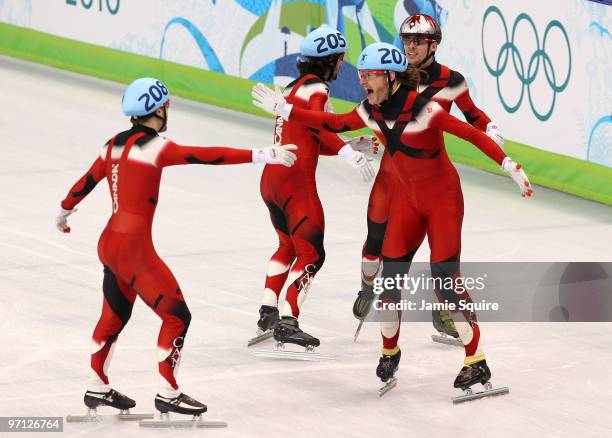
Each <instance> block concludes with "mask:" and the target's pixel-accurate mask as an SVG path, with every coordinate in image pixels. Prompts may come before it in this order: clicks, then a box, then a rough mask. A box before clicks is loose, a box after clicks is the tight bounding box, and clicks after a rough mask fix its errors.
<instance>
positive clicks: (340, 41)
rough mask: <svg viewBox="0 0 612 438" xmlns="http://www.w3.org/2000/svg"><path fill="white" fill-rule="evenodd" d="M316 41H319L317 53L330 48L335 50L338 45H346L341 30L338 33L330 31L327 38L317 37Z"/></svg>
mask: <svg viewBox="0 0 612 438" xmlns="http://www.w3.org/2000/svg"><path fill="white" fill-rule="evenodd" d="M315 42H318V43H319V44H317V53H325V52H327V51H328V50H330V49H331V50H334V49H337V48H338V47H343V48H344V47H346V40H345V39H344V37H343V36H342V34H341V33H340V32H338V33H336V34H333V33H330V34H329V35H327V38H324V37H319V38H315ZM326 43H327V44H326Z"/></svg>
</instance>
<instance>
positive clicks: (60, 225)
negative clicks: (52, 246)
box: [55, 206, 77, 233]
mask: <svg viewBox="0 0 612 438" xmlns="http://www.w3.org/2000/svg"><path fill="white" fill-rule="evenodd" d="M76 211H77V209H76V208H73V209H72V210H64V209H63V208H62V207H61V206H60V209H59V212H58V213H57V216H56V217H55V226H56V227H57V229H58V230H59V231H61V232H62V233H69V232H70V227H69V226H68V216H70V215H71V214H72V213H74V212H76Z"/></svg>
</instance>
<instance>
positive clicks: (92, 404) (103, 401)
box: [66, 389, 153, 423]
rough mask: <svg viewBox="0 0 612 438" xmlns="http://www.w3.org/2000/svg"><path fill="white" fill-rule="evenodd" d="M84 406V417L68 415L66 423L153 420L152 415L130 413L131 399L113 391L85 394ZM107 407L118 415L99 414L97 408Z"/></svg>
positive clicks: (134, 403)
mask: <svg viewBox="0 0 612 438" xmlns="http://www.w3.org/2000/svg"><path fill="white" fill-rule="evenodd" d="M83 402H84V403H85V406H87V413H86V414H85V415H68V416H67V417H66V422H68V423H85V422H94V421H102V420H104V419H106V418H117V419H119V420H127V421H130V420H132V421H134V420H143V419H146V418H153V414H152V413H130V409H132V408H133V407H135V406H136V402H135V401H134V400H132V399H131V398H129V397H127V396H125V395H123V394H121V393H120V392H118V391H115V390H114V389H111V390H109V391H108V392H94V391H87V392H85V397H84V398H83ZM100 406H109V407H111V408H115V409H118V410H119V413H118V414H100V413H99V412H98V407H100Z"/></svg>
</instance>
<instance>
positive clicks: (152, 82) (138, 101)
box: [121, 78, 170, 117]
mask: <svg viewBox="0 0 612 438" xmlns="http://www.w3.org/2000/svg"><path fill="white" fill-rule="evenodd" d="M169 99H170V93H169V92H168V89H167V88H166V86H165V85H164V84H163V83H162V82H161V81H160V80H158V79H154V78H140V79H136V80H135V81H134V82H132V83H131V84H130V85H128V87H127V88H126V90H125V93H123V100H122V101H121V107H122V108H123V113H124V114H125V115H126V116H136V117H140V116H146V115H147V114H151V113H152V112H154V111H155V110H156V109H158V108H161V107H162V106H163V105H164V104H165V103H166V102H167V101H168V100H169Z"/></svg>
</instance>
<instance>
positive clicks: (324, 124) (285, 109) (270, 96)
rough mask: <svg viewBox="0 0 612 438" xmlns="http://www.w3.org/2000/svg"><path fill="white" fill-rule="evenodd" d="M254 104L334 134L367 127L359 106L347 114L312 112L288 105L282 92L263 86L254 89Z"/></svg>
mask: <svg viewBox="0 0 612 438" xmlns="http://www.w3.org/2000/svg"><path fill="white" fill-rule="evenodd" d="M251 96H252V97H253V104H254V105H255V106H257V107H259V108H261V109H263V110H264V111H266V112H268V113H270V114H274V115H277V116H281V117H282V118H283V119H285V120H291V121H296V122H300V123H303V124H304V125H306V126H310V127H311V128H316V129H325V130H327V131H331V132H333V133H338V132H346V131H356V130H358V129H361V128H365V127H366V123H365V121H364V120H363V119H362V118H361V116H360V115H359V113H358V109H359V106H357V107H355V109H354V110H353V111H351V112H350V113H346V114H332V113H327V112H323V111H310V110H306V109H303V108H296V107H294V106H293V105H292V104H290V103H287V101H286V100H285V98H284V97H283V95H282V93H281V92H280V90H279V89H278V88H277V89H276V90H275V91H272V90H270V89H269V88H268V87H266V86H265V85H263V84H257V85H256V86H254V87H253V92H252V93H251Z"/></svg>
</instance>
